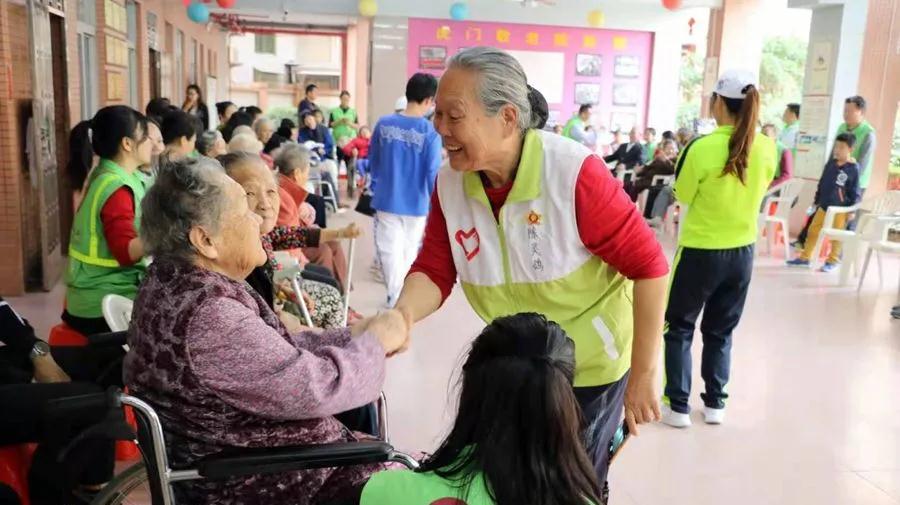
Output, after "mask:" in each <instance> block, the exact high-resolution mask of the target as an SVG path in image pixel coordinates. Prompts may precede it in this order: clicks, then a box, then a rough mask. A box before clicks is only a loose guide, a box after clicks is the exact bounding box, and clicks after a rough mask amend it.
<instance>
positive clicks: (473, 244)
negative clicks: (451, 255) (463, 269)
mask: <svg viewBox="0 0 900 505" xmlns="http://www.w3.org/2000/svg"><path fill="white" fill-rule="evenodd" d="M456 242H458V243H459V245H461V246H462V248H463V252H465V253H466V259H467V260H469V261H472V259H474V258H475V256H478V253H479V252H481V237H479V236H478V230H476V229H475V228H472V229H471V230H469V231H462V230H459V231H457V232H456Z"/></svg>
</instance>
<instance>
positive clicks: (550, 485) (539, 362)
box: [360, 313, 605, 505]
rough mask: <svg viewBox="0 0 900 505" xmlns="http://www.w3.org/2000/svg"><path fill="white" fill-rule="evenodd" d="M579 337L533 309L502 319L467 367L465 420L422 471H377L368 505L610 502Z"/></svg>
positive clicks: (366, 494) (365, 497) (364, 502)
mask: <svg viewBox="0 0 900 505" xmlns="http://www.w3.org/2000/svg"><path fill="white" fill-rule="evenodd" d="M574 378H575V342H573V341H572V339H570V338H569V337H568V336H567V335H566V332H565V331H563V329H562V328H561V327H560V326H559V325H558V324H556V323H554V322H551V321H548V320H547V319H546V318H545V317H544V316H542V315H539V314H534V313H522V314H516V315H512V316H506V317H501V318H498V319H495V320H494V321H493V322H492V323H490V324H489V325H487V327H486V328H485V329H484V330H483V331H482V332H481V335H479V336H478V338H476V339H475V341H474V342H473V343H472V348H471V350H470V351H469V356H468V358H467V359H466V362H465V364H464V365H463V367H462V381H461V384H462V390H461V392H460V398H459V410H458V412H457V415H456V421H455V422H454V425H453V428H452V430H451V431H450V434H449V435H448V436H447V438H446V439H445V440H444V441H443V442H442V443H441V445H440V447H439V448H438V450H437V452H435V453H434V455H432V456H431V457H430V458H428V459H427V460H426V461H425V462H424V463H423V464H422V466H421V467H420V468H419V469H418V470H417V471H415V472H413V471H410V470H395V471H386V472H381V473H377V474H375V475H373V476H372V478H371V479H370V480H369V482H368V483H367V484H366V486H365V488H363V491H362V497H361V500H360V504H361V505H385V504H391V505H433V504H448V505H449V504H454V505H462V504H465V505H495V504H496V505H519V504H525V503H534V504H538V503H539V504H541V505H578V504H583V505H588V504H600V503H605V500H601V498H602V497H601V494H602V492H601V490H600V488H599V486H598V483H597V476H596V474H595V472H594V469H593V467H592V465H591V461H590V459H589V458H588V455H587V453H586V452H585V450H584V445H583V442H582V438H581V410H580V409H579V407H578V401H577V399H576V398H575V394H574V393H573V391H572V383H573V381H574Z"/></svg>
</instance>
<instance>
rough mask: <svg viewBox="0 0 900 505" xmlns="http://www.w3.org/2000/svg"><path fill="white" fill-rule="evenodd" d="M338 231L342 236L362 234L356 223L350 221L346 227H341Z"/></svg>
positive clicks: (355, 236)
mask: <svg viewBox="0 0 900 505" xmlns="http://www.w3.org/2000/svg"><path fill="white" fill-rule="evenodd" d="M340 233H341V236H342V237H344V238H357V237H359V236H360V235H362V229H360V227H359V226H358V225H357V224H356V223H350V224H349V225H347V227H346V228H343V229H342V230H341V232H340Z"/></svg>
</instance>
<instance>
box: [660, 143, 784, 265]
mask: <svg viewBox="0 0 900 505" xmlns="http://www.w3.org/2000/svg"><path fill="white" fill-rule="evenodd" d="M733 132H734V127H733V126H720V127H718V128H716V129H715V130H714V131H713V132H712V133H710V134H709V135H706V136H704V137H700V138H698V139H696V140H694V141H693V142H691V143H690V144H688V146H687V147H686V148H685V149H684V151H682V153H681V157H679V159H678V163H677V164H676V166H675V186H674V189H675V197H676V198H677V199H678V201H679V202H682V203H684V204H687V206H688V209H687V216H686V217H685V219H684V222H683V223H682V228H681V236H680V237H679V239H678V244H679V245H680V246H683V247H692V248H696V249H733V248H736V247H743V246H747V245H750V244H753V243H754V242H756V234H757V216H758V214H759V206H760V205H761V203H762V198H763V195H765V193H766V190H767V189H768V187H769V184H770V183H771V182H772V180H774V178H775V167H776V166H777V165H778V162H777V161H776V160H775V153H776V149H775V144H774V143H773V142H772V139H770V138H768V137H766V136H765V135H762V134H760V133H757V134H756V135H755V136H754V138H753V145H752V146H750V156H749V158H748V163H747V172H746V184H742V183H741V181H740V179H738V178H737V177H735V176H733V175H726V176H723V175H722V170H723V169H724V167H725V163H726V162H727V160H728V142H729V140H730V139H731V134H732V133H733Z"/></svg>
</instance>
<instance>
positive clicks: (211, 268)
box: [124, 158, 407, 504]
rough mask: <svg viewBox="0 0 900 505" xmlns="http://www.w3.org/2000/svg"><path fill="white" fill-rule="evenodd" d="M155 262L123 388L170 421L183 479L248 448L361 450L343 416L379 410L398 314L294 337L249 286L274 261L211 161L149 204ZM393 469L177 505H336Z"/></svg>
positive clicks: (191, 486) (186, 495)
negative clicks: (224, 454) (195, 467)
mask: <svg viewBox="0 0 900 505" xmlns="http://www.w3.org/2000/svg"><path fill="white" fill-rule="evenodd" d="M142 209H143V216H142V226H141V239H142V240H143V241H144V244H146V248H147V252H148V253H149V254H152V255H153V257H154V262H153V264H152V265H151V266H150V267H149V269H148V271H147V277H146V279H145V280H144V283H143V284H142V285H141V288H140V290H139V291H138V295H137V299H136V300H135V304H134V314H133V318H132V322H131V331H130V332H129V336H128V344H129V346H130V350H129V352H128V355H127V356H126V358H125V364H124V377H125V383H126V385H127V386H128V387H129V389H130V391H131V393H132V394H134V395H137V396H139V397H141V398H142V399H144V400H146V401H147V402H148V403H150V404H151V405H152V406H153V407H154V409H156V412H157V413H158V414H159V416H160V418H161V420H162V425H163V428H164V430H165V432H166V433H165V435H166V450H167V452H168V455H169V458H170V460H171V462H172V464H173V466H175V467H176V468H180V467H185V466H191V465H192V464H195V463H196V461H197V460H199V459H202V458H203V457H204V456H207V455H209V454H213V453H218V452H221V451H223V450H227V449H229V448H237V447H278V446H286V445H302V444H325V443H332V442H352V441H356V440H359V439H360V438H361V437H362V435H358V434H356V433H354V432H351V431H350V430H348V429H347V427H346V426H344V425H343V424H341V422H339V421H338V420H337V419H336V418H335V417H334V416H335V415H336V414H338V413H341V412H345V411H347V410H350V409H353V408H356V407H359V406H361V405H365V404H368V403H370V402H372V401H374V400H375V399H376V398H377V397H378V395H379V393H380V391H381V388H382V385H383V383H384V377H385V361H386V360H385V356H386V355H388V354H391V353H392V352H394V351H396V350H397V349H398V348H399V347H400V345H401V344H402V343H403V334H404V332H405V331H407V328H406V327H405V325H406V323H405V321H404V320H403V317H402V316H401V315H399V314H398V313H397V312H388V313H384V314H382V315H380V316H378V317H377V318H374V319H371V320H367V321H364V322H363V323H361V324H359V325H357V326H355V327H354V328H353V329H350V328H345V329H336V330H328V331H323V332H302V333H290V332H288V330H287V329H286V328H285V327H284V325H283V324H282V323H281V322H280V321H279V319H278V317H277V316H276V315H275V313H274V312H273V311H272V309H271V308H269V306H268V305H267V304H266V302H265V301H264V300H263V299H262V297H260V296H259V295H258V294H257V293H256V292H254V291H253V290H251V289H249V288H248V286H247V284H246V283H245V282H244V278H245V277H246V276H247V275H248V274H249V273H250V271H252V270H253V269H254V268H255V267H257V266H259V265H262V264H264V263H265V262H266V252H265V250H264V249H263V247H262V244H261V242H260V240H259V227H260V222H261V221H262V220H261V218H260V217H259V216H258V215H257V214H256V213H255V212H253V209H251V208H250V206H249V205H248V203H247V193H246V192H245V191H244V189H243V188H242V187H241V186H240V184H238V183H236V182H235V181H233V180H232V179H230V178H229V177H228V176H226V175H225V174H224V173H223V172H222V170H221V168H220V167H219V166H218V164H217V163H216V162H215V161H213V160H209V159H206V158H201V159H199V160H181V161H176V162H173V163H172V164H170V165H168V166H166V167H164V168H163V169H161V171H160V173H159V176H158V178H157V180H156V183H155V184H154V186H152V187H151V188H150V190H149V191H148V192H147V196H146V198H145V199H144V202H143V206H142ZM382 468H383V466H382V465H377V464H376V465H363V466H352V467H345V468H322V469H314V470H304V471H299V472H291V473H286V474H273V475H266V476H262V475H256V476H252V477H248V478H239V479H230V480H226V481H210V480H202V481H192V482H189V483H182V484H179V485H177V486H176V488H175V494H176V498H177V501H178V502H179V503H197V504H219V503H311V504H317V503H323V502H325V503H327V502H330V501H333V500H336V499H343V496H344V495H345V494H348V493H354V492H355V493H357V494H358V489H359V486H360V485H361V484H362V483H364V482H365V481H366V480H367V479H368V477H369V476H370V475H371V474H372V473H373V472H376V471H378V470H380V469H382Z"/></svg>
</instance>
